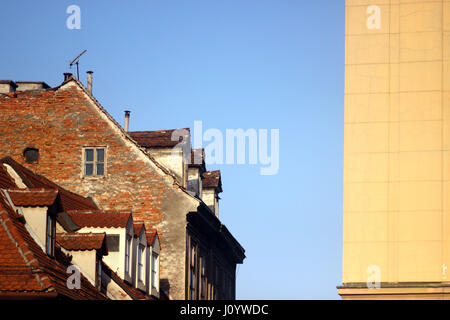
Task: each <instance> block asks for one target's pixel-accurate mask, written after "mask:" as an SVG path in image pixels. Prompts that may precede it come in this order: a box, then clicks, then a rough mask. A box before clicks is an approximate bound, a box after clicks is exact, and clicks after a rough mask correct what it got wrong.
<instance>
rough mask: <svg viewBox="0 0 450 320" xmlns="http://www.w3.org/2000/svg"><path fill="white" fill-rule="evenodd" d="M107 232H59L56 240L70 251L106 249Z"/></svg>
mask: <svg viewBox="0 0 450 320" xmlns="http://www.w3.org/2000/svg"><path fill="white" fill-rule="evenodd" d="M105 239H106V233H58V234H57V235H56V242H58V243H59V244H60V245H61V247H63V248H64V249H66V250H70V251H79V250H81V251H84V250H100V249H104V250H105V251H107V249H106V241H105Z"/></svg>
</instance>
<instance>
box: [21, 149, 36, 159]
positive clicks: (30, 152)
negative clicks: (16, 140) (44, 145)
mask: <svg viewBox="0 0 450 320" xmlns="http://www.w3.org/2000/svg"><path fill="white" fill-rule="evenodd" d="M23 156H24V158H25V162H26V163H37V162H38V160H39V150H38V149H35V148H26V149H25V150H24V152H23Z"/></svg>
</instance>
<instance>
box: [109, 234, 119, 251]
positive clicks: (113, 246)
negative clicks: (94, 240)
mask: <svg viewBox="0 0 450 320" xmlns="http://www.w3.org/2000/svg"><path fill="white" fill-rule="evenodd" d="M119 241H120V236H119V235H118V234H108V235H106V245H107V247H108V251H109V252H119Z"/></svg>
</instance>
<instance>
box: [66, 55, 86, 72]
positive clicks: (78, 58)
mask: <svg viewBox="0 0 450 320" xmlns="http://www.w3.org/2000/svg"><path fill="white" fill-rule="evenodd" d="M86 51H87V50H84V51H83V52H81V53H80V54H79V55H77V56H76V57H75V59H73V60H72V61H70V63H69V66H70V69H72V66H73V65H74V64H76V65H77V79H80V70H79V69H78V62H79V60H80V57H81V56H82V55H83V54H84V53H85V52H86Z"/></svg>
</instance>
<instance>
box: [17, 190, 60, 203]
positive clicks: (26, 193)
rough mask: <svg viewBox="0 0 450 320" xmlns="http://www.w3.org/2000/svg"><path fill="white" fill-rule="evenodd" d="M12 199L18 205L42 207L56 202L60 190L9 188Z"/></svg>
mask: <svg viewBox="0 0 450 320" xmlns="http://www.w3.org/2000/svg"><path fill="white" fill-rule="evenodd" d="M8 194H9V196H10V198H11V201H12V202H13V203H14V205H16V206H23V207H40V206H51V205H52V204H53V203H55V200H56V197H57V196H58V190H45V189H31V190H30V189H23V190H12V189H9V190H8Z"/></svg>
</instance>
